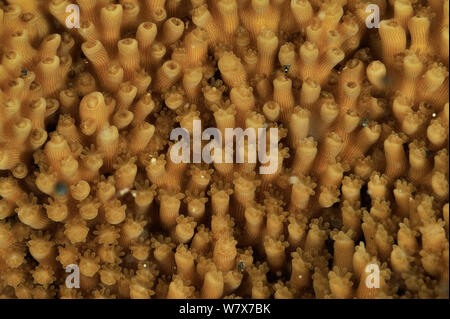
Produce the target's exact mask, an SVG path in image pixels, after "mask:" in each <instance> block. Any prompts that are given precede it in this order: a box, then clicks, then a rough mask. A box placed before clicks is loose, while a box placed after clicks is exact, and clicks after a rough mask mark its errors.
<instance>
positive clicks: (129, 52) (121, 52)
mask: <svg viewBox="0 0 450 319" xmlns="http://www.w3.org/2000/svg"><path fill="white" fill-rule="evenodd" d="M117 48H118V59H119V63H120V65H121V66H122V68H123V70H124V76H125V80H129V79H131V77H132V75H133V73H134V72H135V71H137V70H138V69H139V64H140V53H139V48H138V42H137V40H136V39H133V38H126V39H121V40H119V42H117Z"/></svg>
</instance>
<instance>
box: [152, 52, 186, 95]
mask: <svg viewBox="0 0 450 319" xmlns="http://www.w3.org/2000/svg"><path fill="white" fill-rule="evenodd" d="M181 76H182V75H181V67H180V64H179V63H178V62H176V61H173V60H168V61H166V62H164V64H163V65H162V66H161V67H160V68H159V69H158V71H157V72H156V78H155V82H154V89H155V91H157V92H164V91H166V90H167V89H168V88H170V87H171V86H172V85H174V84H175V83H176V82H178V80H180V79H181Z"/></svg>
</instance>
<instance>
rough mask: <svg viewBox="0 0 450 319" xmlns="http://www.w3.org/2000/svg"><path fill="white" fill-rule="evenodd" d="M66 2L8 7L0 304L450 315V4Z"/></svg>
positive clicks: (2, 30)
mask: <svg viewBox="0 0 450 319" xmlns="http://www.w3.org/2000/svg"><path fill="white" fill-rule="evenodd" d="M70 4H72V3H71V2H70V1H69V0H51V1H44V0H42V1H30V0H2V1H0V49H1V52H0V61H1V64H0V88H1V94H0V102H1V105H0V174H1V177H0V297H2V298H443V297H445V298H448V287H449V241H448V238H449V204H448V197H449V183H448V174H449V168H448V163H449V155H448V134H449V132H448V130H449V103H448V101H449V87H448V84H449V83H448V82H449V78H448V65H449V27H448V25H449V1H448V0H428V1H426V0H370V1H366V0H362V1H359V0H324V1H323V0H270V1H269V0H217V1H206V0H191V1H187V0H145V1H138V0H120V1H113V0H78V1H76V2H74V3H73V4H77V5H78V6H79V8H80V13H81V14H80V20H81V23H80V27H79V28H76V27H75V28H67V24H66V20H67V18H68V17H69V18H70V16H69V15H71V14H72V13H71V12H70V11H69V12H66V8H67V6H68V5H70ZM370 4H372V5H373V4H375V5H377V6H378V8H379V9H380V19H381V21H380V23H379V28H368V27H367V25H366V18H369V20H370V21H372V20H374V19H372V17H370V16H369V15H370V14H371V13H370V10H369V12H367V11H366V8H367V6H368V5H370ZM71 21H74V20H71ZM195 120H201V126H202V129H204V128H207V127H217V128H218V129H219V130H220V131H221V132H222V133H224V132H225V129H226V128H236V127H240V128H243V129H245V128H267V129H268V128H278V131H279V135H278V138H279V140H278V145H279V147H278V167H277V168H276V170H275V171H274V172H272V173H271V174H266V175H262V174H259V168H260V166H261V165H262V166H263V165H265V164H260V163H251V162H249V161H248V158H249V156H248V155H249V154H248V150H246V149H244V150H242V151H243V154H244V157H245V158H246V159H247V161H246V162H244V163H219V162H215V163H211V164H206V163H196V164H195V163H183V162H181V163H177V162H176V161H173V160H172V159H171V157H170V150H171V148H172V147H173V145H174V144H173V143H174V141H171V140H170V139H169V135H170V133H171V131H172V129H174V128H177V127H182V128H185V129H186V130H187V131H188V132H189V133H190V134H191V135H192V134H193V126H194V121H195ZM222 149H226V147H225V146H224V145H222ZM70 264H75V265H78V266H79V269H80V285H81V287H80V288H79V289H75V288H68V287H67V286H66V284H65V279H66V277H67V275H68V273H66V271H65V267H67V266H68V265H70ZM367 265H372V266H374V267H378V268H379V270H380V286H379V288H376V287H375V288H370V285H369V286H368V285H366V279H368V276H369V275H370V273H368V272H367V271H366V270H367V269H366V266H367ZM369 279H370V278H369Z"/></svg>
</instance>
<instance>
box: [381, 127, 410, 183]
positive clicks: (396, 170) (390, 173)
mask: <svg viewBox="0 0 450 319" xmlns="http://www.w3.org/2000/svg"><path fill="white" fill-rule="evenodd" d="M404 142H406V136H404V135H403V134H395V133H393V134H391V135H389V137H388V138H387V139H386V140H385V141H384V154H385V156H386V170H385V174H386V176H387V178H388V179H389V180H390V181H393V180H395V179H396V178H398V177H399V176H401V175H402V174H403V173H404V172H405V171H406V170H407V169H408V159H407V158H406V154H405V150H404V148H403V143H404Z"/></svg>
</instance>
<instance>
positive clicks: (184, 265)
mask: <svg viewBox="0 0 450 319" xmlns="http://www.w3.org/2000/svg"><path fill="white" fill-rule="evenodd" d="M195 256H196V255H195V253H193V252H192V251H191V250H189V249H188V247H187V246H186V245H178V247H177V250H176V252H175V263H176V264H177V272H178V273H177V274H178V275H179V276H180V277H182V278H183V280H186V281H190V282H191V283H196V281H197V272H196V269H195V263H194V260H195V259H194V258H195Z"/></svg>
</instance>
